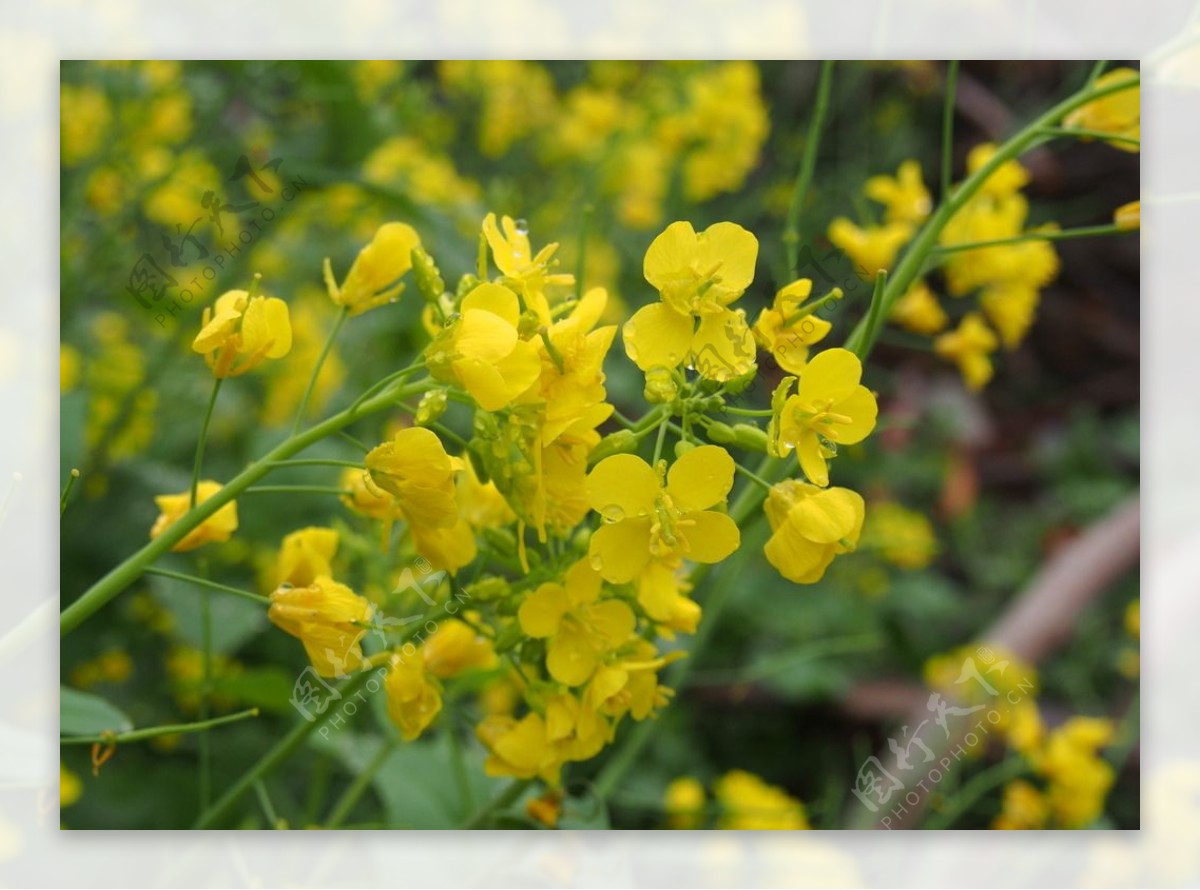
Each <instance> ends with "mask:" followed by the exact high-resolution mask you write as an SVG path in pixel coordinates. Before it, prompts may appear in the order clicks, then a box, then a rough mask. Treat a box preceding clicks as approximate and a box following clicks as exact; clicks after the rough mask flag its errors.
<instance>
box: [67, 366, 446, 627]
mask: <svg viewBox="0 0 1200 890" xmlns="http://www.w3.org/2000/svg"><path fill="white" fill-rule="evenodd" d="M425 387H426V384H425V383H424V382H423V381H420V380H418V381H416V382H415V383H411V384H409V385H408V386H407V387H400V388H399V389H396V390H392V389H385V390H384V391H383V392H381V393H379V394H378V395H376V396H374V397H372V398H370V399H368V400H366V401H365V402H363V403H362V404H361V405H360V406H359V407H358V409H357V410H355V411H351V410H350V409H346V410H344V411H340V412H338V413H337V414H335V415H333V416H332V417H330V418H328V419H326V420H323V421H321V422H320V423H318V424H315V425H314V426H311V427H309V428H308V429H307V430H305V431H304V432H302V433H300V434H299V435H296V436H289V437H288V438H287V439H285V440H284V441H283V442H281V443H280V444H279V445H277V446H275V448H273V449H272V450H271V451H269V452H268V453H267V454H265V455H263V457H261V458H260V459H259V460H257V461H255V462H254V463H252V464H251V465H250V466H248V467H247V468H246V469H244V470H243V471H242V472H241V473H239V474H238V475H236V476H234V477H233V478H232V479H231V480H229V482H227V483H226V484H225V486H224V487H223V488H222V489H221V490H220V491H218V492H216V494H214V495H213V496H212V497H210V498H208V499H207V500H205V501H203V502H202V503H199V504H197V505H196V506H195V507H193V508H192V509H191V510H189V511H188V512H187V513H185V514H184V515H183V516H181V517H180V518H179V519H178V520H177V521H176V522H174V523H172V524H171V526H170V527H169V528H167V529H166V531H164V532H163V533H162V534H161V535H159V536H158V537H157V538H154V539H153V540H151V541H150V542H149V543H148V544H146V545H145V546H144V547H142V548H141V549H140V550H138V551H137V552H136V553H134V554H133V555H131V556H129V557H127V558H126V559H125V560H124V561H123V562H121V563H120V564H119V565H117V566H116V567H115V568H114V569H112V570H111V571H110V572H109V573H108V574H107V575H105V576H104V577H103V578H101V579H100V580H99V581H97V582H96V583H95V584H93V585H92V586H91V587H90V588H88V589H87V590H86V591H85V592H84V593H83V595H82V596H80V597H79V598H78V599H77V600H75V602H73V603H71V605H69V606H67V608H65V609H64V610H63V611H62V613H61V615H60V617H59V631H60V633H61V634H63V635H65V634H67V633H70V632H71V631H72V630H74V629H75V628H77V627H78V626H79V625H80V624H82V623H83V622H84V621H86V620H87V619H88V618H89V617H91V616H92V615H93V614H94V613H95V612H96V611H97V610H98V609H100V608H101V607H103V606H104V605H105V604H106V603H107V602H109V600H111V599H112V598H113V597H115V596H116V595H117V594H119V593H120V592H121V591H123V590H125V588H127V587H128V586H129V585H130V584H132V583H133V582H134V581H136V580H137V579H138V578H139V577H140V576H141V574H142V573H143V572H144V571H145V570H146V568H147V567H148V566H149V565H150V564H151V563H153V562H154V560H156V559H158V557H160V556H162V555H163V554H164V553H166V552H168V551H169V550H170V549H171V548H172V547H173V546H175V545H176V544H177V543H179V542H180V541H181V540H183V538H184V537H185V536H186V535H187V534H188V533H189V532H190V531H191V530H192V529H194V528H196V527H197V526H198V525H200V523H202V522H203V521H204V520H206V519H208V518H209V517H210V516H212V515H213V514H214V513H216V512H217V510H219V509H220V508H221V507H223V506H225V504H227V503H229V502H230V501H232V500H234V499H235V498H236V497H237V496H238V495H240V494H241V493H242V492H244V491H245V490H246V489H247V488H249V487H250V486H251V485H253V484H254V483H255V482H257V481H258V480H259V479H261V478H262V477H263V476H265V475H266V474H267V473H269V472H270V471H271V470H272V469H274V467H273V466H272V464H273V463H274V462H276V461H280V460H286V459H287V458H289V457H291V456H292V455H294V454H298V453H300V452H301V451H303V450H304V449H305V448H307V447H308V446H310V445H312V444H313V443H314V442H319V441H320V440H321V439H324V438H326V437H327V436H331V435H333V434H334V433H336V432H338V431H339V430H341V429H342V428H343V427H345V426H348V425H349V424H351V423H352V422H354V421H355V420H357V419H359V418H360V417H364V416H366V415H369V414H373V413H375V412H378V411H382V410H383V409H385V408H387V407H389V406H390V405H392V404H393V403H394V402H395V401H396V399H403V398H407V397H408V396H412V395H416V394H417V393H420V392H423V391H424V389H425Z"/></svg>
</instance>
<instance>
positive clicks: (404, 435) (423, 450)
mask: <svg viewBox="0 0 1200 890" xmlns="http://www.w3.org/2000/svg"><path fill="white" fill-rule="evenodd" d="M365 463H366V467H367V475H368V479H369V484H368V488H369V487H370V485H371V484H373V485H374V486H375V487H376V488H378V489H380V490H382V491H385V492H387V493H388V494H390V495H391V496H392V497H394V498H395V499H396V507H397V508H398V509H399V511H400V512H401V513H402V514H403V515H404V518H405V519H407V520H408V522H409V524H410V525H412V526H414V527H415V526H421V525H427V526H432V527H434V528H449V527H451V526H453V525H454V523H455V522H456V521H457V519H458V506H457V504H456V502H455V487H454V475H455V473H457V472H458V471H459V470H460V469H461V468H462V461H461V460H459V459H458V458H456V457H451V456H450V455H448V454H447V453H446V449H445V448H444V447H443V446H442V440H441V439H439V438H438V437H437V435H436V434H435V433H433V432H432V431H430V430H427V429H425V428H423V427H410V428H408V429H402V430H399V431H398V432H397V433H396V435H395V436H393V437H392V440H391V441H390V442H384V443H383V444H382V445H379V446H376V447H375V448H373V449H372V450H371V451H370V453H368V454H367V456H366V458H365Z"/></svg>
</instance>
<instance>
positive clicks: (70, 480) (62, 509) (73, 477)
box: [58, 467, 79, 517]
mask: <svg viewBox="0 0 1200 890" xmlns="http://www.w3.org/2000/svg"><path fill="white" fill-rule="evenodd" d="M78 480H79V470H77V469H75V468H73V467H72V469H71V473H70V475H68V476H67V484H66V485H65V486H63V490H62V495H61V496H60V497H59V499H58V515H59V516H60V517H61V516H62V515H63V514H64V513H66V512H67V500H68V498H70V497H71V489H72V488H74V487H75V483H76V482H77V481H78Z"/></svg>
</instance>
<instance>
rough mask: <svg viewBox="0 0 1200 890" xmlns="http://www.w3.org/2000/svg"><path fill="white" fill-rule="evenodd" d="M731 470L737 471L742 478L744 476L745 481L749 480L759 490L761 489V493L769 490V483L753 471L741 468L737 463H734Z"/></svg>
mask: <svg viewBox="0 0 1200 890" xmlns="http://www.w3.org/2000/svg"><path fill="white" fill-rule="evenodd" d="M733 468H734V469H735V470H737V471H738V472H739V473H741V474H742V475H743V476H745V477H746V478H747V479H749V480H750V481H751V482H753V483H754V484H755V485H757V486H758V487H759V488H761V489H762V490H763V491H770V490H771V483H770V482H768V481H767V480H766V479H764V478H763V477H762V476H760V475H758V474H757V473H755V472H754V471H753V470H747V469H746V468H745V467H743V466H742V465H741V464H739V463H735V464H734V465H733Z"/></svg>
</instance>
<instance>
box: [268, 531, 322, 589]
mask: <svg viewBox="0 0 1200 890" xmlns="http://www.w3.org/2000/svg"><path fill="white" fill-rule="evenodd" d="M337 547H338V533H337V531H335V530H334V529H332V528H317V527H315V526H310V527H309V528H303V529H300V531H296V532H292V533H291V534H290V535H288V536H287V537H286V538H284V539H283V544H282V546H280V548H279V556H278V557H276V559H275V576H274V580H273V584H272V586H274V587H279V586H280V585H281V584H291V585H292V586H294V587H307V586H308V585H309V584H311V583H312V582H313V581H314V580H315V579H316V578H317V576H318V575H332V574H333V568H332V567H331V566H330V563H331V562H332V560H333V556H334V554H335V553H337Z"/></svg>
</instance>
